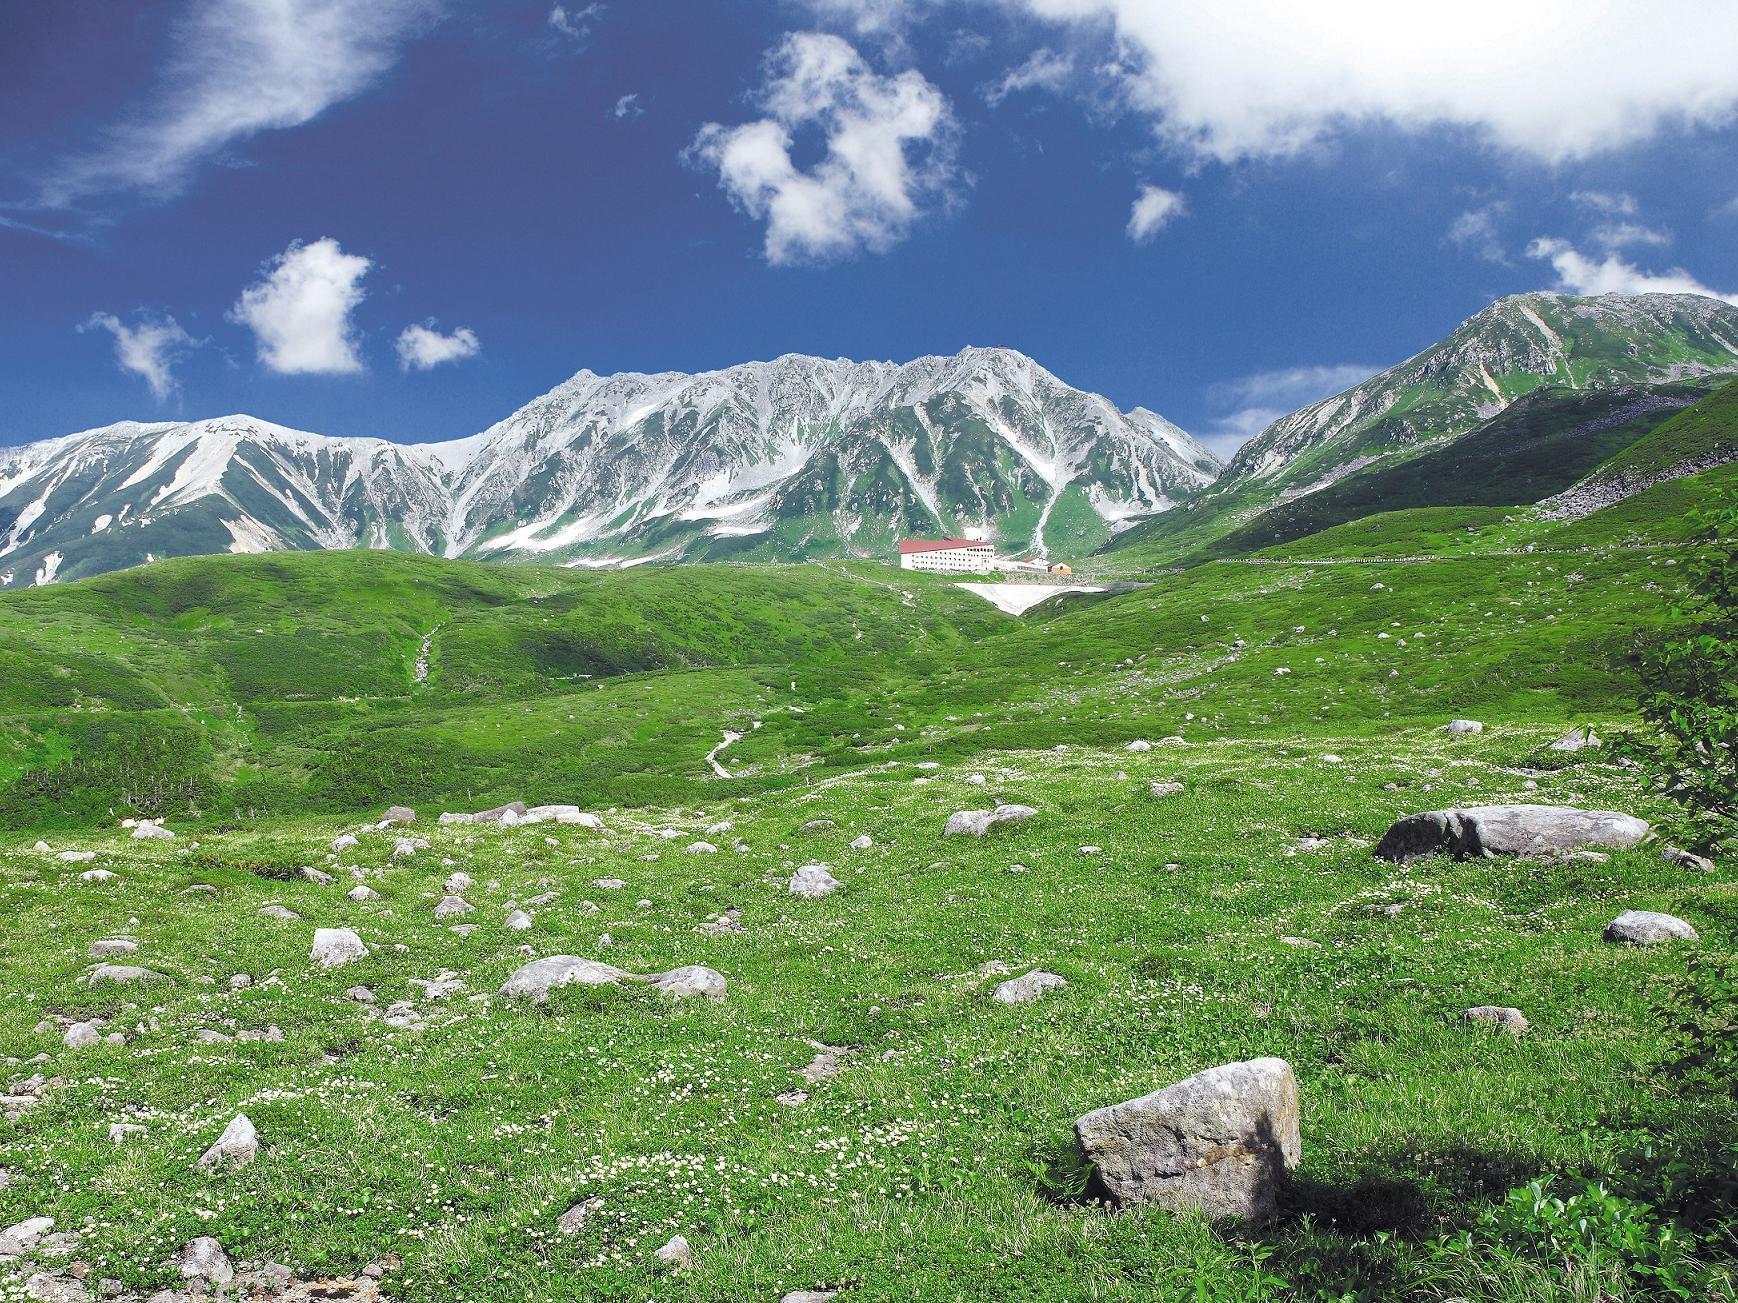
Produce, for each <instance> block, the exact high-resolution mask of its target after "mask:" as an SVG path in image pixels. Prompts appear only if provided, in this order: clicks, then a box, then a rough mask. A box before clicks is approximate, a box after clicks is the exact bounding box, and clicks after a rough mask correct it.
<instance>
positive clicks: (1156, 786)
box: [1147, 782, 1183, 796]
mask: <svg viewBox="0 0 1738 1303" xmlns="http://www.w3.org/2000/svg"><path fill="white" fill-rule="evenodd" d="M1182 790H1183V785H1182V784H1181V783H1158V782H1154V783H1148V784H1147V791H1149V792H1151V793H1152V794H1153V795H1154V796H1176V795H1177V794H1178V793H1179V792H1181V791H1182Z"/></svg>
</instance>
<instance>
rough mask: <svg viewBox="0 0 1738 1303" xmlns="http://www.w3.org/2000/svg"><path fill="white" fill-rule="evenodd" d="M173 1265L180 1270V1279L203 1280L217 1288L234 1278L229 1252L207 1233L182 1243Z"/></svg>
mask: <svg viewBox="0 0 1738 1303" xmlns="http://www.w3.org/2000/svg"><path fill="white" fill-rule="evenodd" d="M175 1266H176V1267H177V1268H178V1269H179V1270H180V1272H181V1279H182V1280H186V1281H203V1282H204V1283H205V1284H207V1285H215V1286H217V1287H218V1288H219V1289H222V1288H223V1286H225V1285H227V1284H229V1282H230V1281H232V1280H234V1279H235V1268H234V1266H232V1265H231V1263H230V1261H229V1254H227V1253H225V1252H224V1251H223V1245H221V1244H219V1243H218V1242H217V1241H216V1240H214V1239H213V1238H212V1237H211V1236H209V1235H201V1236H200V1237H199V1238H198V1239H194V1240H188V1241H187V1243H185V1244H183V1245H182V1246H181V1251H180V1252H179V1253H177V1254H176V1255H175Z"/></svg>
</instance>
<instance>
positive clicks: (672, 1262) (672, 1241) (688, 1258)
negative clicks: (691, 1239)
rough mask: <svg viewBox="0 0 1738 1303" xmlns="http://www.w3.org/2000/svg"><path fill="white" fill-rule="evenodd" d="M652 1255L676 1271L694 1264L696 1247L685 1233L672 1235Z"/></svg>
mask: <svg viewBox="0 0 1738 1303" xmlns="http://www.w3.org/2000/svg"><path fill="white" fill-rule="evenodd" d="M652 1256H653V1257H654V1258H656V1259H657V1260H658V1261H659V1262H661V1263H663V1264H664V1265H665V1266H666V1267H669V1268H670V1269H672V1270H674V1271H683V1270H686V1269H687V1268H689V1267H692V1266H693V1265H694V1248H693V1246H692V1245H691V1244H689V1243H688V1239H687V1237H686V1236H683V1235H672V1236H671V1237H670V1238H669V1239H668V1240H667V1241H665V1243H664V1245H663V1247H662V1248H660V1249H658V1250H657V1251H655V1252H654V1253H653V1254H652Z"/></svg>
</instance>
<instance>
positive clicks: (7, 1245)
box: [0, 1217, 54, 1258]
mask: <svg viewBox="0 0 1738 1303" xmlns="http://www.w3.org/2000/svg"><path fill="white" fill-rule="evenodd" d="M53 1229H54V1218H52V1217H27V1218H25V1219H24V1220H23V1221H21V1222H14V1223H13V1224H12V1225H10V1226H8V1227H7V1228H6V1229H5V1230H3V1231H0V1257H13V1258H21V1257H23V1256H24V1255H25V1254H26V1253H29V1252H30V1251H31V1250H32V1249H34V1248H35V1247H36V1246H37V1245H38V1244H40V1243H42V1237H43V1236H44V1235H47V1234H48V1233H49V1232H50V1231H52V1230H53Z"/></svg>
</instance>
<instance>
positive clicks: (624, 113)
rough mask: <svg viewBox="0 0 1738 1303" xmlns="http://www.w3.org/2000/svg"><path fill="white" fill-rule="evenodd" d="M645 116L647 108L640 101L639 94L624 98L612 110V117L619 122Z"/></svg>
mask: <svg viewBox="0 0 1738 1303" xmlns="http://www.w3.org/2000/svg"><path fill="white" fill-rule="evenodd" d="M645 115H646V106H645V105H644V104H643V103H642V102H641V101H640V97H639V95H637V94H634V95H624V96H622V97H621V98H620V99H619V100H617V101H616V106H615V107H614V108H613V109H611V110H610V116H611V117H612V118H615V119H616V120H617V121H626V120H628V119H629V118H641V117H644V116H645Z"/></svg>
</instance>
